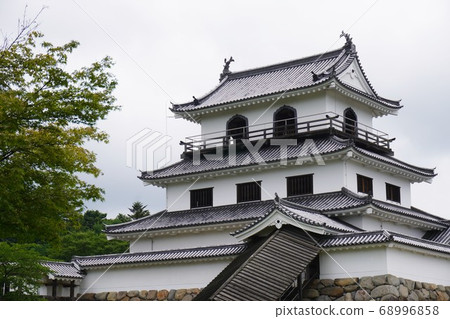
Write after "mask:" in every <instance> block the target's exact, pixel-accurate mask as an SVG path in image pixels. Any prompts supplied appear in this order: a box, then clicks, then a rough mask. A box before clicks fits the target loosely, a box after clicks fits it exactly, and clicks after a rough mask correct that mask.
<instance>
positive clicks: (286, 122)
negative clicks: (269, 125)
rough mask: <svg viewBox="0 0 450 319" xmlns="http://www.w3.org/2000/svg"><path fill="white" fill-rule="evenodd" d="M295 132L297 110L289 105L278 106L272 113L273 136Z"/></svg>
mask: <svg viewBox="0 0 450 319" xmlns="http://www.w3.org/2000/svg"><path fill="white" fill-rule="evenodd" d="M294 134H297V110H296V109H294V108H293V107H291V106H288V105H284V106H282V107H280V108H279V109H278V110H277V111H276V112H275V113H274V115H273V136H274V137H282V136H286V135H288V136H289V135H294Z"/></svg>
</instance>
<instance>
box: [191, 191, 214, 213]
mask: <svg viewBox="0 0 450 319" xmlns="http://www.w3.org/2000/svg"><path fill="white" fill-rule="evenodd" d="M212 205H213V189H212V187H211V188H202V189H194V190H191V208H197V207H208V206H212Z"/></svg>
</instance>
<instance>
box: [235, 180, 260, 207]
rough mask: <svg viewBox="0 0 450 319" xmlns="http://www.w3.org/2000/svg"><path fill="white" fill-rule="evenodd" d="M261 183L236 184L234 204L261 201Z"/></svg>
mask: <svg viewBox="0 0 450 319" xmlns="http://www.w3.org/2000/svg"><path fill="white" fill-rule="evenodd" d="M261 183H262V181H255V182H246V183H239V184H236V202H237V203H247V202H255V201H260V200H261Z"/></svg>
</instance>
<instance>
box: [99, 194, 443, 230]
mask: <svg viewBox="0 0 450 319" xmlns="http://www.w3.org/2000/svg"><path fill="white" fill-rule="evenodd" d="M289 203H292V204H295V207H294V206H293V205H290V204H289ZM283 206H284V207H285V208H286V209H289V210H291V213H293V214H294V216H298V218H307V219H309V220H310V221H311V223H313V222H314V221H316V222H319V223H320V222H325V223H326V225H327V227H334V226H333V225H334V224H333V223H332V222H331V220H330V219H327V221H325V220H319V219H317V218H319V217H318V216H319V215H316V214H321V215H324V216H323V217H320V218H328V217H326V216H325V215H328V216H332V215H335V214H336V213H337V212H340V211H348V210H364V209H366V208H369V207H373V208H376V209H378V210H380V211H383V212H386V213H387V214H391V215H393V216H398V217H402V218H413V219H414V220H416V221H418V222H420V221H423V222H424V223H428V224H432V225H434V227H435V228H439V229H444V228H447V225H446V224H445V221H444V220H443V219H441V218H439V217H436V216H433V215H431V214H427V213H425V212H422V211H420V210H417V209H409V208H406V207H402V206H398V205H393V204H390V203H386V202H382V201H379V200H374V199H373V198H372V197H370V196H360V195H357V194H355V193H353V192H351V191H349V190H347V189H345V188H343V189H342V190H341V191H338V192H331V193H323V194H314V195H302V196H296V197H289V198H287V199H286V200H283ZM275 207H276V204H275V203H274V201H273V200H266V201H259V202H249V203H240V204H232V205H224V206H215V207H205V208H196V209H189V210H182V211H172V212H168V211H162V212H159V213H157V214H154V215H150V216H148V217H145V218H142V219H139V220H136V221H131V222H128V223H124V224H118V225H107V226H106V233H107V234H108V235H115V234H117V235H119V234H127V233H128V234H130V233H139V232H143V231H157V230H162V229H165V230H168V229H172V230H173V229H178V228H183V227H194V226H195V227H198V226H206V225H217V224H226V223H236V222H249V223H252V222H254V221H256V220H258V219H260V218H263V217H264V216H266V215H267V214H270V212H272V211H273V209H274V208H275ZM293 210H296V211H295V212H294V211H293ZM303 212H304V213H303ZM311 214H312V215H311ZM333 222H334V221H333ZM339 227H342V225H340V226H339ZM339 227H338V228H339ZM338 228H336V229H338ZM341 229H342V230H344V228H341Z"/></svg>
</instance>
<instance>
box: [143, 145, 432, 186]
mask: <svg viewBox="0 0 450 319" xmlns="http://www.w3.org/2000/svg"><path fill="white" fill-rule="evenodd" d="M311 141H312V143H311ZM308 143H310V145H314V147H309V146H306V147H305V142H304V141H303V142H298V143H297V144H296V145H288V146H287V157H286V158H282V154H281V152H280V147H279V146H278V145H268V146H263V147H261V148H260V149H259V150H258V155H259V157H256V158H255V156H254V155H253V154H252V153H251V152H250V151H249V150H248V149H247V148H244V149H243V150H241V151H239V152H237V154H236V156H235V157H233V158H230V156H229V155H227V154H224V155H223V156H222V158H221V159H215V160H208V159H205V158H204V157H203V156H202V157H201V158H200V160H199V161H195V160H194V159H192V158H189V157H187V158H185V159H183V160H181V161H179V162H177V163H175V164H173V165H170V166H167V167H165V168H162V169H159V170H155V171H153V172H143V173H142V175H141V177H140V179H141V180H143V181H145V182H148V183H151V184H164V183H165V182H167V181H168V180H170V179H173V178H177V177H183V176H198V174H200V173H201V174H206V173H214V172H218V171H224V170H233V169H246V168H252V167H257V168H258V169H264V168H267V169H270V168H272V166H273V165H274V164H275V165H276V164H279V163H280V162H281V161H282V160H286V161H298V160H310V161H313V160H315V157H314V156H326V155H335V154H336V155H337V154H346V153H347V152H348V151H352V152H353V154H354V158H355V159H360V160H364V161H369V160H370V161H376V162H377V163H380V164H384V165H390V166H393V167H395V168H396V169H398V170H401V171H404V172H407V173H410V174H414V175H417V176H418V177H417V178H422V179H425V180H426V179H430V178H432V177H434V176H435V175H436V174H435V173H434V169H429V168H421V167H417V166H413V165H410V164H407V163H405V162H402V161H399V160H397V159H396V158H394V157H393V156H389V155H380V154H377V153H374V152H371V151H368V150H364V149H362V148H360V147H357V146H355V145H354V143H353V142H352V141H351V140H349V139H342V138H339V137H336V136H327V137H319V138H314V139H310V140H308ZM273 167H275V166H273Z"/></svg>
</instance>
